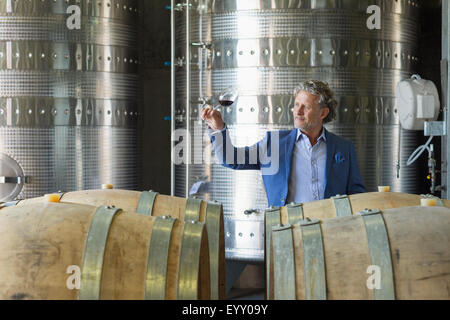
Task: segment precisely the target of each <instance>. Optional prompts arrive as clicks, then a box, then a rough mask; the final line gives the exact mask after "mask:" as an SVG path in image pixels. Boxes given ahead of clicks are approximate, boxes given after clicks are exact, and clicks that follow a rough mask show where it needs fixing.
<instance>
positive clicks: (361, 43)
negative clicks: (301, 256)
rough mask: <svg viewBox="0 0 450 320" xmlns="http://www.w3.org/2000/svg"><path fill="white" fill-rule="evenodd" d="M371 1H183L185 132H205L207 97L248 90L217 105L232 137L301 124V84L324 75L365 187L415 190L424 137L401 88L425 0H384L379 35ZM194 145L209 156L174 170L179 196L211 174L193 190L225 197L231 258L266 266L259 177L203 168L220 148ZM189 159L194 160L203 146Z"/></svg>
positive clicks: (179, 113)
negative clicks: (296, 94)
mask: <svg viewBox="0 0 450 320" xmlns="http://www.w3.org/2000/svg"><path fill="white" fill-rule="evenodd" d="M372 4H373V3H372V1H361V0H347V1H324V0H323V1H322V0H316V1H312V0H311V1H305V0H303V1H301V0H294V1H282V0H275V1H252V0H249V1H238V0H226V1H220V0H216V1H191V6H190V7H189V8H187V7H186V6H184V7H182V8H179V9H180V10H179V11H177V13H176V23H175V26H176V27H175V31H176V32H175V35H176V46H175V49H176V50H175V51H176V55H175V57H176V61H178V62H179V63H178V65H177V67H176V85H175V96H176V101H175V102H176V103H175V110H174V112H175V119H176V121H175V124H176V127H177V128H187V127H189V128H190V131H191V132H192V133H193V132H194V128H201V130H203V131H205V125H204V124H202V123H201V122H199V118H200V117H199V109H200V108H201V104H199V103H197V101H210V102H211V103H217V95H218V94H219V92H220V91H221V90H223V89H224V88H226V87H228V86H238V87H239V90H240V95H239V98H238V101H237V103H235V104H234V105H232V106H229V107H222V108H219V110H220V111H221V112H222V115H223V117H224V120H225V122H226V124H227V125H228V127H229V128H230V132H231V137H232V141H233V142H234V144H235V145H236V146H244V145H250V144H253V143H255V142H257V141H258V140H260V139H262V138H263V137H264V135H265V133H266V131H268V130H283V129H289V130H291V129H293V118H292V108H293V101H294V98H293V89H294V88H295V87H296V86H297V84H298V83H299V82H301V81H303V80H308V79H318V80H323V81H326V82H328V83H329V84H330V86H331V88H332V89H333V90H334V92H335V94H336V96H337V99H338V102H339V107H338V117H337V120H336V121H334V122H332V123H330V124H328V125H327V126H326V127H327V129H329V130H330V131H331V132H333V133H335V134H338V135H340V136H343V137H345V138H347V139H349V140H351V141H352V142H353V143H354V144H355V147H356V151H357V156H358V160H359V165H360V168H361V175H362V177H363V181H364V184H365V186H366V188H367V190H368V191H376V190H377V186H379V185H389V186H391V190H392V191H394V192H405V193H415V192H416V190H417V188H418V175H417V173H416V170H417V166H414V165H413V166H411V167H406V160H407V157H408V156H409V155H410V154H411V153H412V152H413V151H414V149H415V148H416V147H417V145H418V144H419V138H420V133H417V132H412V131H405V130H402V129H401V128H400V124H399V118H398V112H397V109H396V103H395V88H396V85H397V83H398V82H399V81H400V80H403V79H407V78H409V77H410V76H411V74H412V73H413V72H414V70H415V68H416V66H417V64H418V52H417V49H418V48H417V47H418V44H417V39H418V29H419V23H418V13H419V3H418V1H407V0H399V1H390V0H381V1H377V4H378V5H379V8H380V10H381V11H380V13H381V29H379V30H378V29H373V30H369V28H368V27H367V20H368V19H369V17H370V16H371V14H368V13H367V9H368V7H369V6H370V5H372ZM187 11H188V12H189V14H188V15H187V14H186V13H187ZM187 17H189V19H188V20H189V24H187V23H186V20H187V19H186V18H187ZM187 26H188V27H187ZM186 43H190V46H189V48H190V52H189V54H188V55H187V54H186V50H187V49H186V47H187V46H186ZM186 56H189V59H186ZM188 79H189V81H187V80H188ZM188 101H189V102H190V103H189V104H188V103H187V102H188ZM186 114H190V122H186ZM194 142H195V141H194V140H193V139H191V141H187V143H186V145H187V148H188V150H189V149H190V150H191V152H203V153H206V154H207V159H206V161H205V159H204V163H203V164H201V165H200V164H192V165H188V166H185V165H180V166H176V167H175V175H174V177H175V183H174V184H175V185H174V190H175V192H176V195H178V196H184V195H187V193H189V191H190V190H191V189H192V186H193V185H195V183H197V182H200V183H201V181H202V180H203V184H204V185H205V187H204V188H203V189H202V188H200V189H199V188H198V184H197V186H196V187H195V188H194V189H195V190H193V192H197V195H198V196H200V197H203V198H208V199H214V200H218V201H220V202H222V203H223V205H224V212H225V217H226V218H225V219H226V222H225V227H226V230H225V233H226V244H227V257H228V258H231V259H237V260H251V261H252V260H256V261H261V260H262V259H263V249H264V242H263V232H264V231H263V230H264V227H263V220H264V214H263V210H264V209H265V208H266V207H267V200H266V195H265V190H264V186H263V182H262V179H261V176H260V172H257V171H245V172H239V171H232V170H229V169H226V168H224V167H221V166H220V165H217V164H212V165H208V164H205V162H209V163H211V161H213V158H214V154H213V153H212V152H211V146H210V143H209V141H208V139H206V138H204V139H203V145H200V146H199V145H198V143H194ZM189 156H190V157H191V158H192V159H191V160H192V162H193V160H194V153H192V154H189ZM197 189H199V190H200V191H201V190H203V191H201V192H200V191H197Z"/></svg>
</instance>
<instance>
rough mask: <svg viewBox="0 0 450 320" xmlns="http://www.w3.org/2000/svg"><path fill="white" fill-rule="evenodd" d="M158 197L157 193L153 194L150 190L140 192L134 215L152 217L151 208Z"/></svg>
mask: <svg viewBox="0 0 450 320" xmlns="http://www.w3.org/2000/svg"><path fill="white" fill-rule="evenodd" d="M158 195H159V193H158V192H154V191H152V190H150V191H144V192H142V193H141V196H140V197H139V201H138V205H137V209H136V213H141V214H145V215H149V216H152V215H153V206H154V204H155V199H156V197H157V196H158Z"/></svg>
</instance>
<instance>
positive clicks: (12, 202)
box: [0, 200, 22, 209]
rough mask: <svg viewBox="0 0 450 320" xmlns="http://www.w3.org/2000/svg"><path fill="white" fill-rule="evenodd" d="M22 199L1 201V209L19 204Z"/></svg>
mask: <svg viewBox="0 0 450 320" xmlns="http://www.w3.org/2000/svg"><path fill="white" fill-rule="evenodd" d="M20 201H22V200H17V201H9V202H2V203H0V209H3V208H7V207H14V206H17V204H18V203H19V202H20Z"/></svg>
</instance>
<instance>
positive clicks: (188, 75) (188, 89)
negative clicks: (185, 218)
mask: <svg viewBox="0 0 450 320" xmlns="http://www.w3.org/2000/svg"><path fill="white" fill-rule="evenodd" d="M189 14H190V8H189V0H186V131H187V135H186V150H187V156H186V162H187V163H186V185H185V187H186V197H189V167H190V164H191V152H192V149H191V61H190V60H191V58H190V51H191V37H190V33H191V28H190V17H189Z"/></svg>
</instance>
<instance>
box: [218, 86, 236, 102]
mask: <svg viewBox="0 0 450 320" xmlns="http://www.w3.org/2000/svg"><path fill="white" fill-rule="evenodd" d="M238 96H239V91H238V88H237V87H235V86H231V87H228V88H226V89H224V90H223V91H221V92H220V93H219V104H220V105H221V106H222V107H229V106H231V105H232V104H233V103H235V102H236V100H237V98H238Z"/></svg>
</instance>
